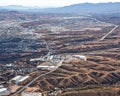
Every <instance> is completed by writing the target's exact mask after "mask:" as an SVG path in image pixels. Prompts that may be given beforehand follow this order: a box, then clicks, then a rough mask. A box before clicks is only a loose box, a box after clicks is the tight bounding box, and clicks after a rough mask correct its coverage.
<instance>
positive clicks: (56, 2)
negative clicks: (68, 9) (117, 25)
mask: <svg viewBox="0 0 120 96" xmlns="http://www.w3.org/2000/svg"><path fill="white" fill-rule="evenodd" d="M84 2H90V3H98V2H120V0H0V6H4V5H23V6H40V7H51V6H52V7H60V6H66V5H71V4H77V3H84Z"/></svg>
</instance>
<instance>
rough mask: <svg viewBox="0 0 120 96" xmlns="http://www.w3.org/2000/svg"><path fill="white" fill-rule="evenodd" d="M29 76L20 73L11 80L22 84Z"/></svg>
mask: <svg viewBox="0 0 120 96" xmlns="http://www.w3.org/2000/svg"><path fill="white" fill-rule="evenodd" d="M28 78H29V76H21V75H18V76H16V77H14V78H13V79H12V80H11V82H12V83H15V84H20V83H22V82H24V81H25V80H27V79H28Z"/></svg>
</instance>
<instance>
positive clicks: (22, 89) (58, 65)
mask: <svg viewBox="0 0 120 96" xmlns="http://www.w3.org/2000/svg"><path fill="white" fill-rule="evenodd" d="M63 61H64V58H63V59H62V60H61V61H60V62H59V63H58V64H57V66H56V68H55V69H53V70H51V71H49V72H47V73H45V74H41V75H39V76H38V77H36V78H34V79H33V80H32V81H31V82H29V83H28V84H26V85H25V86H22V87H21V88H20V89H19V90H18V91H16V92H15V93H14V94H12V95H11V96H16V95H17V94H19V93H21V92H22V91H24V90H25V89H26V88H27V87H28V86H30V85H31V84H33V83H34V82H35V81H36V80H38V79H39V78H40V77H42V76H45V75H47V74H50V73H51V72H53V71H55V70H57V69H58V68H59V67H60V66H61V65H62V63H63Z"/></svg>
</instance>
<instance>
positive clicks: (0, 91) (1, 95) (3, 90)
mask: <svg viewBox="0 0 120 96" xmlns="http://www.w3.org/2000/svg"><path fill="white" fill-rule="evenodd" d="M8 94H9V91H8V89H7V88H4V87H3V88H0V96H5V95H8Z"/></svg>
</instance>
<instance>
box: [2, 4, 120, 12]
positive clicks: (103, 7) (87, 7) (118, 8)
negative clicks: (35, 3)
mask: <svg viewBox="0 0 120 96" xmlns="http://www.w3.org/2000/svg"><path fill="white" fill-rule="evenodd" d="M6 10H8V11H24V12H26V11H27V12H42V13H93V14H94V13H120V2H115V3H112V2H109V3H96V4H93V3H81V4H74V5H70V6H65V7H59V8H40V7H26V6H17V5H10V6H1V7H0V11H6Z"/></svg>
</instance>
